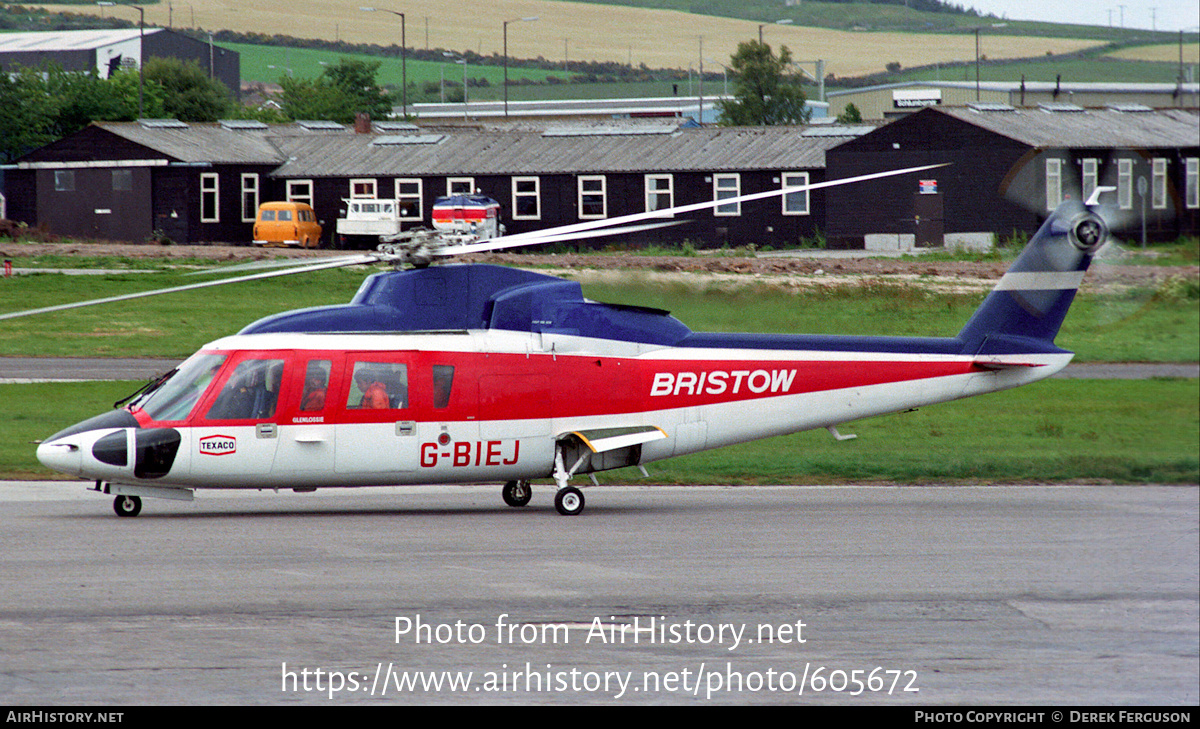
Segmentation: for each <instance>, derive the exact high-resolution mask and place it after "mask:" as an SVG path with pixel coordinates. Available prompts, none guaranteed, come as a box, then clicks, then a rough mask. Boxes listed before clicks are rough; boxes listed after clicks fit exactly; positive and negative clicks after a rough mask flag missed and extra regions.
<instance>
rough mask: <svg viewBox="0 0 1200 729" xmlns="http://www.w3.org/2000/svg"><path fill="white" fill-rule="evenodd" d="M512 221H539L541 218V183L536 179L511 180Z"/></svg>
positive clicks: (518, 178) (515, 178) (520, 178)
mask: <svg viewBox="0 0 1200 729" xmlns="http://www.w3.org/2000/svg"><path fill="white" fill-rule="evenodd" d="M512 211H513V220H540V219H541V217H542V205H541V181H540V179H539V178H537V177H514V178H513V180H512Z"/></svg>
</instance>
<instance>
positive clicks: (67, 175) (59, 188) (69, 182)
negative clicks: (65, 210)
mask: <svg viewBox="0 0 1200 729" xmlns="http://www.w3.org/2000/svg"><path fill="white" fill-rule="evenodd" d="M54 191H55V192H75V170H55V171H54Z"/></svg>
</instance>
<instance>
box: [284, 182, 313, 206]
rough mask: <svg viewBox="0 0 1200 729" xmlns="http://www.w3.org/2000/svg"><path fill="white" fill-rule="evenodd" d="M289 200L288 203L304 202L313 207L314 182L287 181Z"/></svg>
mask: <svg viewBox="0 0 1200 729" xmlns="http://www.w3.org/2000/svg"><path fill="white" fill-rule="evenodd" d="M287 199H288V202H302V203H305V204H307V205H312V204H313V183H312V180H288V181H287Z"/></svg>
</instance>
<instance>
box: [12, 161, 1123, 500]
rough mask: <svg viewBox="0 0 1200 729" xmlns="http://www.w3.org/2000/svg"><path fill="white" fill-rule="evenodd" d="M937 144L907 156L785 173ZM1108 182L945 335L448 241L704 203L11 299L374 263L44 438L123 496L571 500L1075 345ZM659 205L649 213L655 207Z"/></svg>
mask: <svg viewBox="0 0 1200 729" xmlns="http://www.w3.org/2000/svg"><path fill="white" fill-rule="evenodd" d="M938 166H941V165H929V166H925V167H916V168H908V169H903V170H891V171H887V172H882V173H874V174H871V175H863V176H860V177H854V178H846V179H841V180H832V181H823V182H817V183H811V184H809V185H805V186H800V187H794V188H792V187H789V188H785V189H779V190H773V191H769V192H765V193H753V194H749V195H743V196H740V197H739V198H737V200H738V201H743V202H749V201H752V200H757V199H763V198H766V197H769V196H773V195H782V194H788V193H790V192H795V191H799V190H804V189H816V188H820V187H830V186H834V185H843V184H853V183H854V182H858V181H862V180H865V179H874V178H878V177H887V176H895V175H906V174H914V173H918V172H921V171H924V170H927V169H931V168H933V167H938ZM1111 189H1112V188H1098V189H1097V190H1096V191H1095V192H1094V193H1093V194H1092V195H1091V196H1090V197H1089V199H1088V200H1087V201H1086V202H1081V201H1078V200H1072V199H1068V200H1066V201H1064V202H1063V203H1062V204H1061V205H1059V207H1058V208H1057V209H1056V210H1055V211H1054V212H1053V213H1052V214H1051V215H1050V216H1049V217H1048V218H1047V219H1046V221H1045V222H1044V224H1043V225H1042V226H1041V227H1040V228H1039V230H1038V231H1037V233H1036V234H1035V235H1034V236H1033V237H1032V238H1031V239H1030V240H1029V242H1028V244H1027V245H1026V247H1025V248H1024V250H1023V251H1022V252H1021V253H1020V254H1019V256H1018V257H1017V258H1016V260H1015V261H1014V263H1013V264H1012V265H1011V267H1010V268H1009V270H1008V271H1007V273H1005V274H1004V276H1003V277H1002V278H1001V279H1000V280H999V282H998V283H997V284H996V286H995V288H994V289H993V290H992V291H991V292H990V293H989V294H988V295H987V297H986V299H985V300H984V301H983V302H982V304H981V305H980V306H979V308H978V309H977V310H976V311H975V313H974V315H973V316H972V317H971V318H970V319H969V321H967V323H966V324H965V326H964V327H963V328H962V330H961V331H959V332H958V334H957V335H955V336H953V337H887V336H856V335H820V336H817V335H803V334H778V335H770V334H743V333H701V332H694V331H692V330H691V329H690V328H688V327H687V326H686V325H685V324H684V323H683V322H681V321H680V320H678V319H676V318H675V317H673V316H671V315H670V314H669V313H668V312H665V311H661V310H657V309H649V308H644V307H636V306H628V305H621V304H607V303H600V302H595V301H591V300H588V299H586V298H584V297H583V295H582V289H581V288H580V285H579V283H578V282H575V281H569V280H565V279H562V278H557V277H554V276H549V275H546V274H541V273H535V272H530V271H525V270H520V269H513V268H505V267H500V266H493V265H484V264H466V263H443V264H442V265H436V266H435V265H430V264H431V263H433V262H435V261H446V260H448V259H451V258H453V257H454V256H456V255H460V254H462V253H468V252H479V251H487V250H497V249H501V248H509V247H515V246H521V245H529V244H534V243H544V242H549V241H553V240H563V239H574V238H579V237H585V236H590V235H604V234H613V233H623V232H629V231H634V230H643V229H646V228H650V227H657V226H661V225H671V224H676V223H678V222H680V221H679V219H678V218H675V217H674V216H677V215H679V214H682V213H686V212H690V211H694V210H700V209H704V208H706V207H713V206H715V205H720V204H728V203H729V202H730V200H728V199H722V200H719V201H712V202H705V203H696V204H691V205H686V206H680V207H676V208H671V209H667V210H656V211H651V212H647V213H639V214H634V215H627V216H621V217H615V218H610V219H606V220H602V221H588V222H584V223H579V224H575V225H569V226H563V227H560V228H553V229H548V230H545V231H540V232H533V233H522V234H517V235H514V236H508V237H501V238H496V239H489V240H481V241H476V242H469V243H462V242H457V243H452V244H447V245H443V246H438V245H435V244H434V245H431V244H430V243H429V241H423V242H421V243H420V244H419V245H416V246H408V247H399V248H398V247H395V246H388V245H381V246H380V248H379V250H378V251H376V252H374V253H364V254H360V255H354V256H346V257H342V258H337V259H332V260H328V261H323V262H321V263H317V264H306V265H301V266H299V267H296V268H291V269H288V270H284V271H268V272H258V273H253V274H249V275H245V276H238V277H234V278H228V279H222V280H219V281H208V282H203V283H198V284H192V285H189V286H184V287H176V288H173V289H161V290H158V291H154V292H145V293H139V294H131V295H127V296H119V297H112V298H110V299H101V300H96V301H86V302H76V303H70V304H64V305H60V306H56V307H48V308H46V309H39V310H33V311H25V312H14V313H11V314H4V315H0V319H3V318H11V317H14V316H25V315H29V314H35V313H42V312H46V311H54V310H60V309H66V308H74V307H78V306H87V305H93V304H97V303H109V302H112V301H119V300H123V299H126V298H135V297H138V296H145V295H153V294H158V293H167V292H170V291H177V290H180V289H182V288H193V287H203V286H212V285H221V284H225V283H232V282H237V281H242V280H247V279H253V278H260V277H267V276H278V275H287V274H288V273H294V272H298V271H310V270H318V269H320V268H328V267H333V266H344V265H355V264H361V263H378V262H383V263H391V264H393V265H394V270H390V271H385V272H380V273H374V274H372V275H370V276H369V277H367V278H366V280H365V281H364V282H363V283H362V285H361V287H360V288H359V290H358V292H357V293H356V294H355V296H354V297H353V299H352V300H351V301H350V302H349V303H348V304H338V305H329V306H318V307H312V308H307V309H299V310H295V311H289V312H283V313H279V314H275V315H271V316H268V317H266V318H264V319H261V320H259V321H257V322H254V323H252V324H250V325H248V326H246V327H245V328H244V329H242V330H241V331H239V332H238V333H237V334H234V335H232V336H228V337H225V338H222V339H219V340H217V341H215V342H212V343H210V344H208V345H206V346H204V347H202V348H201V349H200V351H198V352H197V353H196V354H194V355H193V356H191V357H190V358H188V359H187V360H186V361H184V362H182V363H181V364H180V365H179V366H178V367H177V368H176V369H174V370H172V371H171V372H169V373H167V374H166V375H165V376H163V377H161V378H159V379H157V380H155V381H153V382H151V383H149V384H148V385H147V386H145V387H144V388H143V389H142V390H140V391H139V392H137V393H135V395H134V396H132V399H130V400H128V402H125V403H123V404H120V405H121V406H120V407H117V408H115V409H113V410H110V411H108V412H106V413H103V414H101V415H98V416H96V417H93V418H90V419H88V420H85V421H83V422H80V423H78V424H75V425H73V426H70V427H68V428H66V429H64V430H62V431H60V432H58V433H55V434H54V435H52V436H50V437H49V438H47V439H45V440H44V441H43V442H42V443H41V444H40V445H39V446H38V448H37V457H38V459H39V460H40V461H41V462H42V463H43V464H44V465H45V466H47V467H49V468H51V469H53V470H56V471H59V472H62V473H65V474H69V475H71V476H75V477H78V478H81V479H87V480H88V481H92V482H94V485H93V486H92V487H91V488H92V490H95V491H97V492H99V493H102V494H108V495H110V496H113V497H114V502H113V508H114V511H115V512H116V514H117V515H118V516H121V517H133V516H137V515H138V514H139V513H140V511H141V508H142V501H141V500H142V499H143V498H167V499H177V500H185V501H190V500H192V499H193V498H194V493H195V491H197V490H199V489H276V490H277V489H292V490H294V491H297V492H311V491H315V490H317V489H322V488H333V487H366V486H384V485H408V484H433V483H453V484H457V483H461V484H469V483H502V484H503V486H502V488H501V497H502V499H503V501H504V503H506V504H508V505H509V506H512V507H523V506H526V505H527V504H529V503H530V499H531V496H532V487H531V482H533V481H534V480H538V479H552V480H553V482H554V488H555V497H554V504H555V509H556V510H557V512H558V513H560V514H563V515H568V516H571V515H577V514H580V513H581V512H582V511H583V510H584V504H585V500H584V495H583V492H582V491H581V489H580V488H579V487H577V486H575V485H572V483H571V482H572V480H573V479H575V478H577V477H582V476H587V477H588V478H589V479H590V482H591V483H592V484H595V483H596V482H597V481H596V477H595V474H596V473H597V472H600V471H606V470H610V469H616V468H624V467H634V468H637V469H639V470H640V471H641V472H642V474H643V475H646V470H645V465H646V464H648V463H651V462H654V461H658V460H662V459H666V458H672V457H675V456H681V455H685V454H689V453H695V452H698V451H703V450H708V449H712V448H718V447H722V446H727V445H733V444H736V443H742V442H746V441H750V440H755V439H760V438H766V437H771V436H777V435H784V434H789V433H795V432H800V431H805V430H811V429H817V428H825V429H827V430H828V431H829V433H830V434H831V435H832V436H833V437H835V438H837V439H839V440H841V439H847V438H853V437H854V436H853V435H843V434H841V433H840V432H839V431H838V426H840V425H843V424H845V423H848V422H850V421H855V420H859V419H862V418H866V417H871V416H876V415H882V414H886V413H895V412H902V411H907V410H911V409H913V408H918V407H923V406H927V405H931V404H935V403H941V402H947V401H951V400H956V399H960V398H965V397H969V396H973V395H979V394H983V393H989V392H995V391H999V390H1005V389H1009V388H1013V387H1018V386H1021V385H1026V384H1029V383H1033V382H1036V381H1039V380H1042V379H1045V378H1047V377H1050V376H1052V375H1053V374H1055V373H1056V372H1058V371H1060V370H1061V369H1062V368H1063V367H1065V366H1066V365H1067V363H1068V362H1069V361H1070V360H1071V358H1072V356H1073V355H1072V353H1071V352H1069V351H1066V350H1064V349H1061V348H1059V347H1058V346H1056V345H1055V344H1054V339H1055V336H1056V334H1057V332H1058V330H1059V327H1060V325H1061V323H1062V321H1063V319H1064V317H1065V316H1066V314H1067V310H1068V307H1069V306H1070V304H1071V302H1072V300H1073V298H1074V296H1075V293H1076V291H1077V289H1078V287H1079V285H1080V283H1081V281H1082V280H1083V276H1084V273H1085V271H1086V270H1087V268H1088V265H1089V263H1090V262H1091V260H1092V257H1093V255H1094V254H1095V253H1096V251H1097V250H1098V249H1099V248H1100V247H1101V246H1102V245H1103V244H1104V243H1105V241H1106V239H1107V238H1108V234H1109V228H1108V225H1107V223H1106V222H1105V219H1104V218H1103V216H1102V215H1101V214H1100V211H1099V206H1098V199H1099V196H1100V194H1101V193H1102V192H1106V191H1108V190H1111ZM654 218H657V220H652V219H654Z"/></svg>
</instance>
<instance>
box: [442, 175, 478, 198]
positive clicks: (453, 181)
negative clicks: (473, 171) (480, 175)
mask: <svg viewBox="0 0 1200 729" xmlns="http://www.w3.org/2000/svg"><path fill="white" fill-rule="evenodd" d="M474 192H475V178H474V177H448V178H446V194H447V195H471V194H473V193H474Z"/></svg>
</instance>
